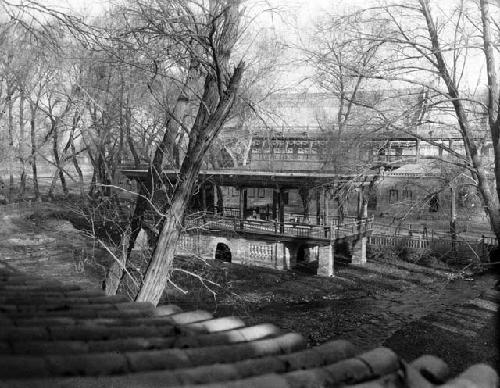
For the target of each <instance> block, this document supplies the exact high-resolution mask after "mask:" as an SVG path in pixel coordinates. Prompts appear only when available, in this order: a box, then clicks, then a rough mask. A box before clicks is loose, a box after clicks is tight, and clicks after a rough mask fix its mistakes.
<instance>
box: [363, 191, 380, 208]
mask: <svg viewBox="0 0 500 388" xmlns="http://www.w3.org/2000/svg"><path fill="white" fill-rule="evenodd" d="M366 206H367V207H368V209H369V210H377V194H376V193H370V195H369V196H368V204H367V205H366Z"/></svg>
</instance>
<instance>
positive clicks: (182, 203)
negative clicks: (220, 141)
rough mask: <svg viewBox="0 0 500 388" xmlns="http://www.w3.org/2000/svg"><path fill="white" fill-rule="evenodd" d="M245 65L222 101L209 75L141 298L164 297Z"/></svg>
mask: <svg viewBox="0 0 500 388" xmlns="http://www.w3.org/2000/svg"><path fill="white" fill-rule="evenodd" d="M243 68H244V66H243V64H242V63H240V65H239V66H238V67H237V68H236V69H235V70H234V73H233V75H232V77H231V79H230V81H229V85H228V89H227V91H226V92H225V93H223V96H221V100H220V101H218V99H219V98H218V91H217V90H218V89H217V83H216V81H215V80H214V78H213V77H212V76H211V75H207V78H206V81H205V92H204V94H203V98H202V100H201V102H200V107H199V109H198V114H197V116H196V119H195V123H194V125H193V127H192V129H191V132H190V134H189V139H190V140H189V144H188V152H187V155H186V157H185V158H184V161H183V162H182V166H181V170H180V172H179V177H178V180H179V182H178V184H177V185H176V189H175V190H174V194H173V198H172V203H171V206H170V208H169V209H168V211H167V214H166V217H165V220H164V223H163V225H162V230H161V232H160V235H159V238H158V242H157V244H156V247H155V249H154V252H153V257H152V259H151V262H150V264H149V266H148V269H147V271H146V276H145V278H144V283H143V285H142V287H141V289H140V291H139V295H138V296H137V300H138V301H148V302H151V303H153V304H155V305H157V304H158V303H159V301H160V298H161V295H162V293H163V290H164V288H165V286H166V284H167V281H168V279H169V273H170V271H171V269H172V262H173V259H174V253H175V249H176V245H177V240H178V238H179V235H180V232H181V228H182V223H183V221H184V215H185V210H186V208H187V205H188V202H189V199H190V198H191V193H192V192H193V188H194V185H195V184H196V180H197V178H198V173H199V171H200V168H201V165H202V162H203V158H204V156H205V154H206V152H207V150H208V148H209V147H210V146H211V144H212V142H213V140H214V139H215V137H216V136H217V134H218V132H219V130H220V128H221V127H222V125H223V124H224V122H225V120H226V118H227V116H228V114H229V112H230V111H231V108H232V106H233V104H234V100H235V99H236V94H237V91H238V87H239V85H240V81H241V76H242V73H243ZM212 112H213V113H212Z"/></svg>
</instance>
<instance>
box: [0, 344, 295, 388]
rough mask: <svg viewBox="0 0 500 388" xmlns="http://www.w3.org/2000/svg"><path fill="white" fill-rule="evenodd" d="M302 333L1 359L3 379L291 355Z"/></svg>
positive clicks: (149, 368) (205, 363)
mask: <svg viewBox="0 0 500 388" xmlns="http://www.w3.org/2000/svg"><path fill="white" fill-rule="evenodd" d="M304 347H305V341H304V339H303V338H302V336H300V335H298V334H284V335H281V336H278V337H275V338H271V339H262V340H257V341H252V342H249V343H237V344H231V345H217V346H209V347H202V348H193V349H167V350H158V351H141V352H124V353H117V352H108V353H91V354H78V355H52V356H50V355H44V356H43V357H36V356H24V355H22V356H0V377H1V378H7V379H9V378H20V377H23V376H25V374H26V371H27V370H29V371H30V376H32V377H48V376H99V375H112V374H120V373H130V372H141V371H148V370H161V369H179V368H186V367H194V366H200V365H211V364H217V363H227V362H235V361H241V360H244V359H247V358H255V357H263V356H269V355H278V354H288V353H292V352H294V351H297V350H300V349H303V348H304Z"/></svg>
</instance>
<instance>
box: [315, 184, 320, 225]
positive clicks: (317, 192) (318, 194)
mask: <svg viewBox="0 0 500 388" xmlns="http://www.w3.org/2000/svg"><path fill="white" fill-rule="evenodd" d="M320 224H321V191H320V190H319V189H317V190H316V225H320Z"/></svg>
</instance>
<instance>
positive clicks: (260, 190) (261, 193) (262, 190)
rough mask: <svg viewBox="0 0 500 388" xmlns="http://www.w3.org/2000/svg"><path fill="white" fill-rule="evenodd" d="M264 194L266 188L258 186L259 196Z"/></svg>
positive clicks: (261, 196)
mask: <svg viewBox="0 0 500 388" xmlns="http://www.w3.org/2000/svg"><path fill="white" fill-rule="evenodd" d="M265 196H266V189H264V188H262V187H261V188H259V198H264V197H265Z"/></svg>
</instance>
